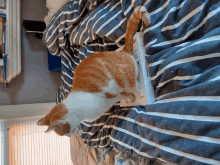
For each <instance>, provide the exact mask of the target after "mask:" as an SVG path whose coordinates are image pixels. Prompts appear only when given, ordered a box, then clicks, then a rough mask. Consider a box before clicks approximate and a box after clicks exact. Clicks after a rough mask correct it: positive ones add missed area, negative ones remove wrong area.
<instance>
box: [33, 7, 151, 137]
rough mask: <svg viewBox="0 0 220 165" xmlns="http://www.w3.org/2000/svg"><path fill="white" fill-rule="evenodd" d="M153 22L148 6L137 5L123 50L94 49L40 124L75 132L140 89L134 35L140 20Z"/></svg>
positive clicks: (65, 131)
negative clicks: (134, 55)
mask: <svg viewBox="0 0 220 165" xmlns="http://www.w3.org/2000/svg"><path fill="white" fill-rule="evenodd" d="M141 19H142V20H143V21H144V23H145V25H146V26H148V25H149V24H150V16H149V13H148V12H147V10H146V9H145V7H144V6H138V7H136V8H135V9H134V11H133V13H132V15H131V16H130V18H129V19H128V22H127V27H126V33H125V45H124V47H123V49H122V51H120V52H117V51H111V52H100V53H94V54H91V55H90V56H88V57H87V58H85V59H84V60H83V61H82V62H81V63H80V64H79V65H78V66H77V67H76V68H75V74H74V79H73V85H72V89H71V91H70V92H69V93H68V94H67V95H66V96H65V97H64V100H63V101H62V102H61V103H59V104H57V105H56V106H55V107H54V108H53V109H52V110H51V111H50V112H49V113H48V114H47V115H46V116H45V117H43V118H41V119H40V120H39V121H38V122H37V125H39V126H41V125H46V126H49V127H48V129H47V130H46V132H49V131H52V130H54V131H55V132H56V133H57V134H58V135H60V136H63V135H65V136H69V137H70V136H71V135H73V134H74V133H75V130H76V128H77V126H78V125H79V124H80V122H81V121H83V120H94V119H96V118H98V117H99V116H100V115H101V114H103V113H104V112H105V111H107V110H109V108H111V106H113V105H114V104H115V103H116V102H118V101H120V100H122V99H126V98H133V101H134V100H135V95H137V93H138V83H137V73H138V68H137V64H136V62H135V59H134V57H133V56H132V54H133V36H134V34H135V33H136V32H137V30H138V25H139V22H140V20H141Z"/></svg>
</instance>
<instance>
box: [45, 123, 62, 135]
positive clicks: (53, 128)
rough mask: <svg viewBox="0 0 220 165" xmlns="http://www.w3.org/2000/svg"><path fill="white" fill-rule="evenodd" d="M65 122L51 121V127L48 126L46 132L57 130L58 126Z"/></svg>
mask: <svg viewBox="0 0 220 165" xmlns="http://www.w3.org/2000/svg"><path fill="white" fill-rule="evenodd" d="M62 125H63V124H62V123H61V122H59V121H57V120H56V121H52V122H51V123H50V125H49V127H48V129H47V130H46V131H45V132H46V133H47V132H50V131H53V130H55V129H56V128H57V127H60V126H62Z"/></svg>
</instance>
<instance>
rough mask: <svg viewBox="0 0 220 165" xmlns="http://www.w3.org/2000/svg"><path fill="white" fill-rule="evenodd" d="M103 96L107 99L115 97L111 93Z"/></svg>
mask: <svg viewBox="0 0 220 165" xmlns="http://www.w3.org/2000/svg"><path fill="white" fill-rule="evenodd" d="M105 96H106V97H107V98H111V99H112V98H115V97H116V96H117V95H114V94H111V93H105Z"/></svg>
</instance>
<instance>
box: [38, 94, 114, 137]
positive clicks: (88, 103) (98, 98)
mask: <svg viewBox="0 0 220 165" xmlns="http://www.w3.org/2000/svg"><path fill="white" fill-rule="evenodd" d="M105 102H106V101H105V97H104V95H103V96H102V94H91V93H85V92H81V93H80V92H78V93H71V94H69V95H68V97H67V96H66V97H65V98H64V100H63V101H62V102H61V103H59V104H57V105H55V106H54V107H53V108H52V110H51V111H50V112H49V113H48V114H47V115H46V116H44V117H43V118H41V119H40V120H39V121H38V122H37V125H39V126H43V125H46V126H48V129H47V130H46V132H49V131H53V130H54V131H55V132H56V133H57V134H58V135H60V136H63V135H65V136H71V135H73V134H74V133H75V130H76V128H77V127H78V126H79V124H80V122H81V121H83V120H85V119H89V120H93V119H96V118H97V117H99V116H100V114H102V113H103V112H104V111H106V103H105ZM109 108H110V106H108V107H107V109H109Z"/></svg>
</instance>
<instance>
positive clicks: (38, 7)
mask: <svg viewBox="0 0 220 165" xmlns="http://www.w3.org/2000/svg"><path fill="white" fill-rule="evenodd" d="M47 12H48V9H47V8H46V0H21V16H22V19H23V20H33V21H44V17H45V16H46V15H47Z"/></svg>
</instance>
